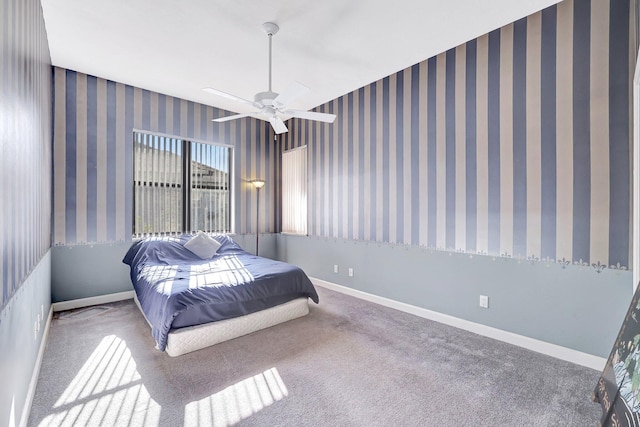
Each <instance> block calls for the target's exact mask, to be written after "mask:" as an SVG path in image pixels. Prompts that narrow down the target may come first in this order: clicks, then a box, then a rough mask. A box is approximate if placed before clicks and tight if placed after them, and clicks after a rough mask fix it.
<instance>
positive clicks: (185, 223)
mask: <svg viewBox="0 0 640 427" xmlns="http://www.w3.org/2000/svg"><path fill="white" fill-rule="evenodd" d="M136 134H145V135H148V136H156V137H160V138H167V139H175V140H179V141H181V143H182V144H183V146H182V152H181V154H182V155H183V156H184V157H183V160H182V177H183V178H182V179H183V187H184V189H183V190H182V191H183V193H182V194H183V200H182V206H181V207H180V208H179V209H180V210H181V211H182V226H181V231H177V232H171V231H169V232H166V231H162V232H152V233H136V232H135V229H136V226H135V221H136V179H135V164H136V155H135V147H136V146H135V144H136ZM131 135H132V139H131V141H132V147H131V153H132V155H131V171H132V180H131V189H132V194H131V197H132V203H131V213H132V215H131V226H132V230H131V231H132V233H131V234H132V239H140V238H144V237H151V236H175V235H180V234H189V233H193V232H194V231H195V230H189V228H192V227H191V193H192V191H193V190H194V188H192V181H191V174H192V170H191V163H192V162H193V156H192V149H191V148H192V147H191V144H192V143H196V144H204V145H213V146H216V147H224V148H228V149H229V151H228V153H229V162H228V164H229V169H230V170H229V172H228V174H229V180H228V182H229V231H228V232H216V234H225V235H233V234H235V226H236V224H235V204H236V203H235V200H236V194H235V193H236V182H235V174H236V171H235V169H236V167H235V146H234V145H232V144H225V143H219V142H214V141H205V140H202V139H197V138H188V137H183V136H179V135H170V134H166V133H162V132H154V131H149V130H142V129H136V128H134V129H133V131H132V134H131ZM185 154H186V156H185ZM185 166H187V168H186V170H185ZM186 189H188V191H187V190H186ZM204 231H205V232H209V231H207V230H204Z"/></svg>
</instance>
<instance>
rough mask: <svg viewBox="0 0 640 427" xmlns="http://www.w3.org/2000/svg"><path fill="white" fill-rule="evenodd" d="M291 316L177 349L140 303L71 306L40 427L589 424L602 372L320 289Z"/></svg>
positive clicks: (45, 378) (37, 406)
mask: <svg viewBox="0 0 640 427" xmlns="http://www.w3.org/2000/svg"><path fill="white" fill-rule="evenodd" d="M318 293H319V294H320V305H317V306H316V305H315V304H311V313H310V314H309V316H306V317H304V318H301V319H296V320H293V321H290V322H287V323H285V324H282V325H278V326H275V327H272V328H269V329H267V330H264V331H259V332H256V333H254V334H251V335H249V336H245V337H241V338H237V339H235V340H231V341H228V342H225V343H222V344H218V345H216V346H213V347H210V348H207V349H204V350H200V351H197V352H194V353H190V354H187V355H184V356H180V357H177V358H170V357H168V356H167V355H166V354H164V353H160V352H158V351H157V350H155V349H154V342H153V339H152V338H151V334H150V330H149V327H148V326H147V324H146V322H145V320H144V318H143V317H142V315H141V314H140V313H139V312H138V309H137V308H136V306H135V305H134V303H133V301H131V300H130V301H123V302H119V303H114V304H108V305H104V306H99V307H95V308H92V309H90V310H86V309H85V310H82V309H81V310H76V311H74V312H65V313H59V314H58V315H56V318H55V319H54V321H53V322H52V326H51V331H50V335H49V342H48V345H47V348H46V352H45V355H44V361H43V365H42V369H41V372H40V379H39V381H38V386H37V390H36V394H35V397H34V402H33V406H32V411H31V416H30V418H29V425H30V426H61V425H62V426H72V425H81V426H85V425H86V426H97V425H104V426H193V427H195V426H230V425H240V426H560V425H561V426H589V425H596V423H597V420H598V417H599V407H598V405H596V404H594V403H592V402H591V401H590V395H591V392H592V390H593V387H594V385H595V383H596V380H597V378H598V375H599V372H596V371H594V370H591V369H587V368H583V367H580V366H577V365H573V364H570V363H567V362H563V361H560V360H557V359H554V358H551V357H547V356H544V355H540V354H537V353H533V352H530V351H527V350H524V349H521V348H518V347H514V346H511V345H508V344H504V343H501V342H498V341H494V340H491V339H488V338H484V337H480V336H478V335H475V334H472V333H469V332H466V331H462V330H458V329H455V328H452V327H449V326H445V325H441V324H438V323H435V322H431V321H428V320H425V319H422V318H418V317H414V316H411V315H409V314H406V313H402V312H398V311H395V310H392V309H388V308H385V307H381V306H378V305H375V304H372V303H368V302H365V301H361V300H358V299H355V298H352V297H348V296H345V295H342V294H338V293H335V292H332V291H329V290H326V289H322V288H318Z"/></svg>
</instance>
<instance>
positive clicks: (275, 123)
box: [269, 116, 288, 134]
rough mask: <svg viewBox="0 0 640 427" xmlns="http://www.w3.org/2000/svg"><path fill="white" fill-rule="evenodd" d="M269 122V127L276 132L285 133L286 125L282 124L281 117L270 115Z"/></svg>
mask: <svg viewBox="0 0 640 427" xmlns="http://www.w3.org/2000/svg"><path fill="white" fill-rule="evenodd" d="M269 123H271V127H273V130H274V131H275V133H277V134H281V133H285V132H287V131H288V129H287V126H286V125H285V124H284V122H283V121H282V119H281V118H280V117H278V116H274V117H271V118H270V119H269Z"/></svg>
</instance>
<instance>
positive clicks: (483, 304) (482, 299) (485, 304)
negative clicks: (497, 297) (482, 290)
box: [480, 295, 489, 308]
mask: <svg viewBox="0 0 640 427" xmlns="http://www.w3.org/2000/svg"><path fill="white" fill-rule="evenodd" d="M480 307H482V308H489V297H488V296H486V295H480Z"/></svg>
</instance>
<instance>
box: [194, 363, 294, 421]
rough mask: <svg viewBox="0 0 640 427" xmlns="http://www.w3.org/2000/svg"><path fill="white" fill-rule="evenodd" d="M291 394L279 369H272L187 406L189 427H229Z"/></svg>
mask: <svg viewBox="0 0 640 427" xmlns="http://www.w3.org/2000/svg"><path fill="white" fill-rule="evenodd" d="M288 395H289V392H288V390H287V387H286V386H285V385H284V382H283V381H282V378H281V377H280V374H279V373H278V370H277V369H276V368H271V369H269V370H266V371H264V372H262V373H261V374H258V375H254V376H253V377H251V378H247V379H245V380H242V381H240V382H237V383H235V384H233V385H231V386H229V387H227V388H225V389H224V390H221V391H219V392H217V393H215V394H212V395H211V396H208V397H205V398H204V399H200V400H198V401H195V402H191V403H189V404H187V406H185V411H184V412H185V413H184V426H185V427H196V426H197V427H227V426H231V425H234V424H237V423H239V422H240V421H241V420H243V419H245V418H249V417H250V416H251V415H253V414H255V413H257V412H258V411H260V410H262V409H264V408H266V407H267V406H270V405H273V404H274V403H275V402H277V401H279V400H282V399H284V398H285V397H287V396H288Z"/></svg>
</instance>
